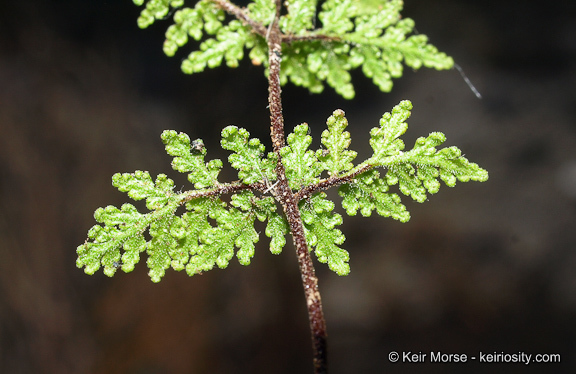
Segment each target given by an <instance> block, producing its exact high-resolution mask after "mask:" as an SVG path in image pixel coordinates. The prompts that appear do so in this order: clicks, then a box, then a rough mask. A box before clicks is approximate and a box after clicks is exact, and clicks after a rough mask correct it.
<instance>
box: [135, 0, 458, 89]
mask: <svg viewBox="0 0 576 374" xmlns="http://www.w3.org/2000/svg"><path fill="white" fill-rule="evenodd" d="M135 3H136V4H138V5H142V4H143V1H142V0H135ZM182 5H183V0H173V1H170V0H148V2H147V3H146V8H145V9H144V10H142V13H141V16H140V18H139V20H138V24H139V26H140V27H142V28H144V27H147V26H149V25H150V24H151V23H153V22H154V21H155V20H157V19H163V18H165V17H166V16H167V14H168V13H169V11H170V9H171V8H179V7H181V6H182ZM285 6H286V10H287V12H286V14H283V15H282V16H281V17H280V20H279V25H280V30H281V31H282V33H283V36H284V40H285V42H284V43H283V45H282V50H283V56H284V59H283V61H282V69H281V77H280V78H281V82H282V84H286V82H288V81H290V82H292V83H293V84H295V85H297V86H302V87H305V88H307V89H308V90H310V92H313V93H319V92H322V90H323V89H324V83H326V84H328V85H329V86H330V87H332V88H334V90H336V92H337V93H338V94H340V95H342V96H343V97H345V98H347V99H351V98H353V97H354V95H355V91H354V86H353V85H352V82H351V75H350V71H351V70H353V69H356V68H358V67H362V71H363V72H364V74H365V75H366V76H367V77H368V78H370V79H372V81H373V82H374V84H375V85H377V86H378V87H379V88H380V90H382V91H384V92H388V91H390V90H391V88H392V78H398V77H400V76H402V73H403V65H402V64H406V65H407V66H409V67H411V68H413V69H419V68H420V67H422V66H426V67H429V68H434V69H438V70H440V69H450V68H451V67H452V66H453V60H452V59H451V58H450V57H448V56H447V55H446V54H444V53H442V52H439V51H438V49H437V48H436V47H434V46H433V45H431V44H429V43H428V38H427V37H426V36H425V35H411V34H412V32H413V30H414V21H413V20H411V19H409V18H404V19H402V18H401V17H400V11H401V10H402V7H403V2H402V0H344V1H342V0H329V1H325V2H323V3H322V6H321V7H320V9H318V4H317V1H315V0H289V1H286V2H285ZM243 12H245V14H246V16H247V17H249V18H250V19H251V20H252V21H253V22H255V23H256V24H258V25H259V27H260V30H265V29H266V28H267V27H268V26H269V25H270V24H271V23H272V21H273V20H274V15H275V3H274V2H273V1H270V0H255V1H252V2H250V3H249V4H248V6H247V7H246V8H245V9H243ZM317 12H318V14H316V13H317ZM316 16H317V17H318V19H319V20H320V22H321V25H319V26H318V27H316V25H315V19H316ZM173 22H174V23H173V24H172V25H170V26H169V27H168V29H167V31H166V40H165V42H164V52H165V53H166V55H168V56H173V55H174V54H175V53H176V51H177V50H178V49H179V48H180V47H182V46H184V45H185V44H186V43H187V42H188V40H189V38H190V37H192V38H193V39H194V40H197V41H200V40H202V39H203V37H204V35H205V34H206V35H210V36H213V37H209V38H207V39H205V40H203V41H202V42H201V44H200V48H199V50H196V51H193V52H192V53H190V54H189V56H188V58H186V59H185V60H184V61H183V62H182V71H183V72H185V73H186V74H194V73H198V72H201V71H204V69H206V68H207V67H208V68H216V67H218V66H220V65H221V64H222V63H223V62H226V65H227V66H228V67H232V68H234V67H237V66H238V64H239V62H240V61H241V60H242V59H243V58H244V55H245V51H244V50H245V49H248V50H249V56H250V59H251V60H252V62H253V63H254V64H256V65H260V64H263V65H264V67H267V65H268V56H267V55H268V47H267V45H266V40H265V35H262V33H263V31H260V32H261V34H258V33H256V32H255V30H252V28H251V26H250V25H248V24H243V23H242V22H240V21H239V20H232V21H229V22H228V23H226V22H225V13H224V11H223V10H222V9H220V8H218V5H217V4H216V3H214V2H212V1H209V0H201V1H198V2H197V3H196V4H195V6H194V8H182V9H179V10H178V11H176V12H175V14H174V20H173ZM295 37H301V38H302V39H298V38H295ZM294 38H295V39H294ZM292 39H294V40H292ZM265 73H266V74H268V71H267V69H266V70H265Z"/></svg>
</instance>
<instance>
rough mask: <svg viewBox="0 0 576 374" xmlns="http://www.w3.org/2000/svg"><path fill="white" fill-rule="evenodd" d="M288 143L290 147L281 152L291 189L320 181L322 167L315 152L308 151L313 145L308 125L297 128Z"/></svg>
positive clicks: (290, 135) (289, 136) (289, 137)
mask: <svg viewBox="0 0 576 374" xmlns="http://www.w3.org/2000/svg"><path fill="white" fill-rule="evenodd" d="M287 143H288V145H287V146H286V147H284V148H282V149H281V150H280V155H281V156H282V161H283V163H284V167H285V168H286V176H287V177H288V183H289V186H290V188H292V189H294V190H298V189H299V188H301V187H302V186H305V185H308V184H312V183H314V182H316V181H318V174H320V171H321V169H320V168H321V165H320V164H319V163H318V159H317V158H316V155H315V153H314V151H312V150H309V149H308V147H309V146H310V144H311V143H312V137H311V136H310V135H308V124H306V123H304V124H301V125H298V126H296V127H295V128H294V132H293V133H291V134H289V135H288V138H287Z"/></svg>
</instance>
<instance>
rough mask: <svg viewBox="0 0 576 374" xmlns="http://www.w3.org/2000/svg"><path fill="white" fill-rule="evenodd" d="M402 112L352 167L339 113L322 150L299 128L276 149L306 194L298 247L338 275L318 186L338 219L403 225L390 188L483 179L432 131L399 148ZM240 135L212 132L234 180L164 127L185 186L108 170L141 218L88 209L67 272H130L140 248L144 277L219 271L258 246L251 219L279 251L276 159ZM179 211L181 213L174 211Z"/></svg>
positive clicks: (412, 190) (405, 113) (376, 132)
mask: <svg viewBox="0 0 576 374" xmlns="http://www.w3.org/2000/svg"><path fill="white" fill-rule="evenodd" d="M411 109H412V104H411V103H410V102H409V101H403V102H401V103H400V104H399V105H397V106H395V107H394V109H393V110H392V112H390V113H385V114H384V115H383V116H382V119H381V120H380V126H379V127H376V128H373V129H372V130H371V132H370V135H371V137H370V145H371V147H372V149H373V151H374V152H373V155H372V156H371V157H370V158H368V159H367V160H365V161H363V162H361V163H359V164H357V165H353V163H352V161H353V160H354V159H355V158H356V155H357V154H356V152H354V151H352V150H349V149H348V147H349V146H350V134H349V133H348V132H347V131H345V128H346V127H347V124H348V123H347V120H346V117H345V116H344V112H343V111H342V110H336V111H334V113H333V114H332V116H330V118H328V120H327V122H326V123H327V129H326V130H324V132H323V133H322V139H321V143H322V147H323V148H322V149H318V150H310V149H309V147H310V145H311V143H312V137H311V136H310V135H308V125H307V124H302V125H299V126H296V128H295V129H294V132H292V133H291V134H289V135H288V137H287V146H286V147H284V148H282V149H281V151H280V155H281V157H282V163H283V164H284V167H285V170H286V176H287V178H288V180H289V181H288V183H289V186H290V188H292V190H293V192H294V193H296V194H298V193H300V192H302V191H304V190H307V191H310V193H309V194H308V195H302V198H301V201H300V202H299V208H300V212H301V216H302V220H303V223H304V229H305V235H306V240H307V243H308V245H309V246H310V247H311V248H312V249H313V250H314V252H315V253H316V256H317V258H318V260H319V261H320V262H323V263H327V264H328V266H329V267H330V269H332V270H333V271H335V272H336V273H338V274H339V275H346V274H348V273H349V271H350V267H349V264H348V260H349V254H348V252H346V251H345V250H344V249H342V248H340V247H339V246H340V245H341V244H342V243H343V242H344V240H345V238H344V235H343V234H342V232H341V231H340V230H339V229H337V228H336V226H339V225H341V224H342V216H341V215H340V214H338V213H334V212H333V211H334V208H335V204H334V203H333V202H332V201H330V200H328V199H327V196H326V194H325V193H323V192H321V190H322V189H325V188H326V187H329V186H337V185H339V186H340V188H339V191H338V193H339V195H340V196H341V197H342V207H343V208H344V210H345V212H346V213H347V214H348V215H355V214H356V213H357V212H358V211H360V213H361V214H362V215H363V216H365V217H367V216H370V215H371V214H372V212H373V211H376V213H378V214H379V215H381V216H384V217H392V218H394V219H396V220H399V221H401V222H406V221H408V220H409V218H410V214H409V213H408V211H407V210H406V207H405V206H404V205H403V204H402V202H401V200H400V197H399V195H398V194H396V193H392V192H390V188H391V187H392V186H394V185H398V189H399V191H400V192H401V193H402V194H404V195H406V196H410V197H411V198H413V199H414V200H416V201H418V202H423V201H425V200H426V199H427V194H434V193H437V192H438V190H439V188H440V181H439V179H440V180H442V181H443V182H444V183H445V184H446V185H447V186H450V187H453V186H454V185H455V184H456V181H460V182H467V181H470V180H473V181H485V180H487V179H488V173H487V172H486V171H485V170H484V169H481V168H480V167H479V166H478V165H476V164H474V163H470V162H469V161H468V160H467V159H466V158H465V157H463V156H462V155H461V152H460V150H459V149H458V148H456V147H447V148H443V149H440V150H438V149H437V147H438V146H440V145H441V144H442V143H444V142H445V140H446V139H445V137H444V135H443V134H442V133H438V132H434V133H432V134H430V135H429V136H428V137H425V138H424V137H421V138H419V139H418V140H417V141H416V143H415V145H414V147H413V148H412V149H411V150H410V151H407V152H404V143H403V141H402V140H401V139H400V136H401V135H403V134H404V133H405V132H406V130H407V128H408V125H407V123H406V120H407V119H408V118H409V116H410V110H411ZM249 136H250V134H249V133H248V131H246V130H245V129H241V128H238V127H235V126H228V127H226V128H225V129H224V130H223V131H222V141H221V144H222V147H223V148H224V149H226V150H229V151H231V154H230V156H229V157H228V161H229V162H230V164H231V166H232V167H233V168H235V169H236V170H238V178H239V179H240V180H239V181H238V182H234V183H231V184H221V183H219V182H218V181H217V176H218V173H219V171H220V169H221V168H222V162H221V161H220V160H212V161H209V162H207V163H205V162H204V157H205V155H206V149H205V147H204V143H203V142H202V141H201V140H200V139H198V140H195V141H193V142H191V141H190V138H189V137H188V136H187V135H186V134H183V133H180V134H178V133H176V132H175V131H164V132H163V133H162V141H163V142H164V144H165V147H166V152H167V153H168V154H169V155H171V156H173V157H174V158H173V161H172V167H173V168H174V170H176V171H179V172H181V173H189V174H188V180H189V181H190V183H191V184H192V185H193V186H194V189H192V190H190V191H186V192H176V191H174V182H173V181H172V180H171V179H169V178H168V177H167V176H166V175H164V174H160V175H158V177H157V178H156V180H155V181H152V178H151V177H150V175H149V173H148V172H144V171H136V172H134V173H132V174H127V173H126V174H115V175H114V176H113V178H112V181H113V185H114V186H115V187H116V188H118V189H119V190H120V191H122V192H126V193H127V194H128V196H129V197H131V198H132V199H134V200H145V201H146V208H147V209H148V210H149V212H148V213H140V212H138V210H137V209H136V208H135V207H134V206H133V205H131V204H124V205H123V206H122V207H121V208H120V209H118V208H116V207H113V206H108V207H106V208H99V209H98V210H96V212H95V214H94V217H95V219H96V221H97V222H98V223H99V224H98V225H95V226H94V227H92V229H90V231H89V233H88V239H87V241H86V242H85V243H84V244H82V245H80V246H78V249H77V253H78V260H77V266H78V267H84V269H85V272H86V273H88V274H93V273H94V272H96V271H97V270H98V269H99V268H100V267H102V266H103V267H104V273H105V274H106V275H108V276H112V275H114V273H115V272H116V270H117V269H118V268H119V267H121V268H122V270H123V271H125V272H129V271H132V270H133V269H134V265H135V264H136V263H137V262H138V261H139V259H140V254H141V253H142V252H144V251H146V252H147V254H148V260H147V265H148V267H149V269H150V271H149V275H150V277H151V278H152V280H153V281H154V282H158V281H160V279H161V278H162V277H163V276H164V274H165V271H166V269H168V268H169V267H172V268H173V269H174V270H177V271H181V270H186V272H187V273H188V274H189V275H194V274H198V273H201V272H203V271H208V270H210V269H212V268H214V266H218V267H219V268H225V267H227V266H228V264H229V262H230V261H231V259H232V257H233V256H234V254H236V257H237V258H238V261H239V262H240V263H241V264H242V265H248V264H249V263H250V261H251V259H252V257H253V256H254V251H255V243H257V242H258V240H259V233H258V232H256V230H255V229H254V223H255V220H256V219H258V220H259V221H261V222H266V229H265V234H266V236H268V237H270V238H271V241H270V251H271V252H272V253H274V254H279V253H280V252H281V251H282V248H283V247H284V245H285V244H286V239H285V236H286V235H287V234H288V233H289V229H288V223H287V221H286V219H285V217H284V216H283V215H282V214H281V213H280V212H281V211H280V210H278V207H277V203H276V200H275V198H274V197H273V194H274V181H275V178H276V176H275V173H274V167H275V165H276V162H277V158H276V156H275V154H274V153H268V154H267V155H266V153H265V147H264V145H262V144H261V142H260V140H258V139H250V137H249ZM380 170H382V171H384V173H385V174H384V175H383V176H381V174H380ZM327 184H328V185H327ZM263 186H264V187H263ZM227 193H229V194H230V195H231V196H230V200H229V202H225V201H223V200H221V199H220V197H219V196H220V195H223V194H227ZM181 207H183V209H181ZM179 210H184V212H183V213H181V214H178V211H179ZM146 231H148V235H147V236H146V235H145V233H146Z"/></svg>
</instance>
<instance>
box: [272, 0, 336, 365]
mask: <svg viewBox="0 0 576 374" xmlns="http://www.w3.org/2000/svg"><path fill="white" fill-rule="evenodd" d="M280 8H281V1H278V0H277V1H276V17H275V18H274V21H273V22H272V24H271V25H270V29H269V30H268V32H267V35H268V40H267V42H268V61H269V75H268V84H269V86H268V104H269V107H270V123H271V126H270V136H271V138H272V144H273V146H274V152H275V153H276V155H277V157H278V163H277V164H276V176H277V178H278V184H277V186H276V188H275V191H274V194H275V197H276V200H278V201H279V202H280V204H281V205H282V208H283V209H284V214H285V215H286V219H287V220H288V224H289V226H290V232H291V233H292V239H293V241H294V246H295V247H296V255H297V258H298V265H299V266H300V275H301V277H302V284H303V286H304V294H305V296H306V305H307V307H308V318H309V320H310V329H311V332H312V346H313V349H314V373H316V374H320V373H327V361H326V353H327V352H326V321H325V320H324V312H323V311H322V300H321V298H320V293H319V292H318V278H317V277H316V272H315V271H314V264H313V263H312V258H311V257H310V251H309V250H308V244H307V243H306V237H305V235H304V226H303V223H302V218H301V217H300V210H299V209H298V199H297V198H296V195H295V194H294V193H293V192H292V190H291V188H290V186H289V185H288V179H287V178H286V171H285V169H284V165H283V164H282V159H281V157H280V149H282V148H283V147H284V146H285V141H284V117H283V115H282V99H281V91H282V89H281V87H280V63H281V62H282V34H281V32H280V28H279V25H278V21H279V18H280Z"/></svg>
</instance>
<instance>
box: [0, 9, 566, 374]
mask: <svg viewBox="0 0 576 374" xmlns="http://www.w3.org/2000/svg"><path fill="white" fill-rule="evenodd" d="M138 13H139V9H138V8H137V7H136V6H134V5H133V4H132V3H131V1H129V0H122V1H80V0H61V1H51V2H48V1H40V0H32V1H27V2H24V1H5V2H2V3H0V372H2V373H10V374H13V373H123V374H150V373H174V374H180V373H211V374H220V373H222V374H224V373H226V374H228V373H286V374H288V373H308V372H311V350H310V337H309V331H308V322H307V316H306V310H305V306H304V298H303V292H302V289H301V284H300V280H299V274H298V269H297V264H296V258H295V255H294V252H293V248H292V246H291V245H288V246H287V247H286V248H285V250H284V252H283V253H282V254H281V255H279V256H273V255H271V254H270V253H269V251H268V249H267V245H268V240H267V238H265V237H264V235H262V236H263V237H262V239H261V242H260V243H259V245H258V247H257V253H256V255H255V257H254V260H253V263H252V265H251V266H248V267H243V266H241V265H239V264H238V263H237V261H236V260H233V261H232V262H231V265H230V266H229V268H228V269H226V270H225V271H224V270H217V269H215V270H212V271H210V272H207V273H205V274H203V275H201V276H196V277H194V278H189V277H188V276H187V275H186V274H184V273H176V272H174V271H168V272H167V275H166V276H165V278H164V279H163V281H162V282H161V283H160V284H153V283H152V282H151V281H150V280H149V278H148V276H147V274H146V266H145V259H142V260H141V262H140V264H139V265H138V266H137V268H136V270H135V271H134V272H133V273H130V274H124V273H122V272H119V273H117V275H116V276H115V277H114V278H107V277H106V276H104V275H103V274H102V272H98V273H97V274H95V275H93V276H88V275H85V274H84V272H83V271H82V270H81V269H77V268H76V266H75V261H76V253H75V250H76V246H78V245H79V244H81V243H82V242H84V239H85V236H86V233H87V230H88V229H89V228H90V227H91V226H92V225H93V224H94V220H93V217H92V214H93V212H94V210H95V209H96V208H97V207H99V206H105V205H108V204H113V205H117V206H118V205H120V204H122V203H123V202H125V201H126V199H127V198H126V197H125V195H124V194H123V193H120V192H118V191H117V190H115V189H114V188H113V187H112V186H111V183H110V178H111V176H112V174H113V173H115V172H119V171H120V172H131V171H134V170H137V169H140V170H149V171H150V173H151V174H153V175H155V174H158V173H161V172H168V173H169V175H170V176H171V177H173V178H175V179H176V183H177V184H178V186H177V188H178V189H179V188H180V187H182V186H185V185H186V181H185V178H183V177H182V176H179V175H176V174H177V173H170V167H169V163H170V158H169V156H167V155H166V154H165V153H164V150H163V146H162V143H161V142H160V139H159V136H160V133H161V131H162V130H163V129H176V130H178V131H185V132H187V133H188V134H189V135H190V136H191V137H192V138H198V137H201V138H203V139H204V141H205V143H206V145H207V148H208V152H209V153H208V154H209V156H210V157H209V158H216V157H220V158H225V157H226V155H225V154H221V153H219V151H218V149H219V146H218V145H219V139H220V137H219V132H220V130H221V129H222V128H223V127H224V126H226V125H229V124H235V125H238V126H242V127H245V128H247V129H248V130H249V131H250V132H251V134H252V135H253V136H258V137H260V138H261V139H265V142H266V144H267V145H268V144H269V141H267V138H268V128H269V125H268V122H267V120H268V112H267V109H266V105H267V103H266V97H267V92H266V81H265V78H264V76H263V73H262V70H261V67H255V66H252V65H251V64H250V63H249V61H243V63H242V64H241V66H240V67H239V68H238V69H228V68H226V67H222V68H219V69H215V70H212V71H207V72H205V73H203V74H198V75H194V76H186V75H184V74H182V73H181V72H180V69H179V65H180V61H181V59H182V58H183V57H184V56H185V54H186V53H182V54H181V55H178V56H177V57H175V58H171V59H170V58H167V57H165V56H164V55H163V53H162V41H163V33H164V31H165V29H166V27H167V26H168V22H159V23H158V24H156V25H154V26H153V27H151V28H150V29H147V30H145V31H141V30H139V29H138V28H137V26H136V18H137V16H138ZM404 16H405V17H411V18H414V19H415V21H416V27H417V29H418V32H420V33H423V34H427V35H428V36H429V37H430V39H431V42H432V43H433V44H435V45H436V46H438V47H439V48H440V49H441V50H442V51H445V52H446V53H448V54H450V55H452V56H453V57H454V58H455V60H456V62H457V63H458V64H459V65H460V66H461V67H462V68H463V70H464V72H465V73H466V74H467V76H468V77H469V78H470V80H471V81H472V83H473V84H474V85H475V86H476V87H477V88H478V90H479V91H480V92H481V93H482V95H483V98H482V99H481V100H479V99H477V98H476V97H475V96H474V94H473V93H472V91H471V90H470V89H469V88H468V86H467V85H466V83H465V82H464V80H463V79H462V77H461V76H460V74H459V73H458V72H457V71H456V70H452V71H443V72H437V71H434V70H427V69H423V70H420V71H417V72H414V71H411V70H410V69H407V70H406V71H405V75H404V77H403V78H401V79H400V80H396V81H395V87H394V89H393V91H392V93H389V94H385V93H381V92H379V91H378V90H377V89H376V87H374V86H372V84H371V83H370V81H369V80H368V79H367V78H365V77H363V76H362V74H355V75H354V83H355V86H356V90H357V96H356V98H355V99H354V100H351V101H346V100H344V99H342V98H340V97H338V96H337V95H336V94H335V93H334V92H333V91H332V90H331V89H330V88H327V89H326V90H325V93H324V94H322V95H311V94H309V93H308V92H307V91H305V90H304V89H301V88H297V87H294V86H291V85H289V86H286V87H285V89H284V100H285V101H284V111H285V116H286V126H287V128H288V129H290V128H292V127H293V126H294V125H296V124H299V123H301V122H304V121H306V122H308V123H309V124H310V125H311V127H312V129H313V135H314V136H315V143H314V144H313V145H314V146H318V144H319V134H320V132H321V130H322V129H323V128H324V121H325V119H326V118H327V117H328V116H329V115H330V114H331V113H332V111H333V110H334V109H336V108H341V109H344V110H345V111H346V113H347V116H348V119H349V122H350V128H349V130H350V132H351V133H352V139H353V141H352V147H353V149H356V150H359V151H360V156H359V159H362V158H361V157H363V156H367V150H366V149H367V148H369V147H367V144H368V143H367V141H368V136H367V134H368V131H369V129H370V128H371V127H374V126H376V125H377V123H378V120H379V118H380V116H381V115H382V113H384V112H385V111H389V110H390V109H391V108H392V106H393V105H395V104H397V103H398V102H399V101H400V100H402V99H410V100H412V102H413V104H414V111H413V115H412V117H411V119H410V121H409V124H410V128H409V130H408V133H407V134H406V137H405V140H406V143H407V145H408V146H411V145H412V144H413V142H414V140H415V139H416V137H418V136H421V135H427V134H428V133H430V132H432V131H442V132H444V133H445V134H446V136H447V138H448V141H447V145H458V146H459V147H460V148H461V149H462V150H463V152H464V153H465V155H466V156H467V157H468V158H469V159H470V160H472V161H474V162H477V163H479V164H480V165H481V166H483V167H484V168H486V169H488V170H489V172H490V180H489V181H488V182H486V183H468V184H459V185H458V186H457V187H456V188H454V189H450V188H447V187H443V188H441V190H440V192H439V193H438V194H437V195H435V196H432V197H430V199H429V201H428V202H427V203H426V204H417V203H412V202H410V201H408V199H404V201H405V203H406V204H407V207H408V209H409V210H410V211H411V213H412V219H411V221H410V222H409V223H406V224H401V223H399V222H396V221H393V220H391V219H384V218H381V217H378V216H374V217H371V218H361V217H347V216H345V217H344V225H343V226H342V227H341V228H342V230H343V231H344V233H345V234H346V236H347V240H346V242H345V244H344V247H345V248H346V249H347V250H348V251H349V252H350V256H351V261H350V262H351V267H352V271H351V273H350V275H349V276H348V277H338V276H337V275H336V274H334V273H332V272H330V271H329V270H328V269H327V267H326V266H325V265H323V264H318V266H317V272H318V274H319V277H320V289H321V292H322V294H323V300H324V306H325V313H326V318H327V323H328V331H329V357H330V366H331V372H332V373H335V374H336V373H337V374H345V373H405V372H409V371H410V372H419V373H440V372H441V373H461V372H464V371H465V372H467V373H488V372H489V373H526V372H537V373H552V372H553V373H573V372H574V371H575V370H576V322H575V317H576V229H575V228H576V227H575V224H576V219H575V218H576V154H575V153H574V149H576V94H575V89H574V87H575V86H576V12H575V11H574V4H571V2H570V1H565V2H562V1H557V2H556V1H551V2H547V3H545V4H542V3H541V2H537V1H522V2H502V1H496V0H482V1H466V0H406V4H405V12H404ZM185 51H190V49H189V48H188V49H186V48H185ZM223 177H224V178H228V180H231V179H234V178H235V176H234V174H233V173H231V172H227V173H225V174H224V175H223ZM184 188H187V187H184ZM339 209H340V210H341V208H339ZM391 351H397V352H400V353H402V352H408V351H412V352H424V353H428V356H427V360H426V361H427V362H428V361H429V357H430V355H429V352H430V351H435V352H437V351H442V352H446V353H466V354H468V355H469V356H476V357H477V358H478V355H479V353H480V352H490V353H493V352H497V353H501V352H504V353H518V352H526V353H531V354H537V353H559V354H561V359H562V363H561V364H541V363H540V364H536V363H533V364H530V365H528V366H527V365H524V364H478V363H467V364H430V363H423V364H418V365H415V364H406V363H396V364H391V363H390V362H389V360H388V354H389V352H391Z"/></svg>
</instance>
